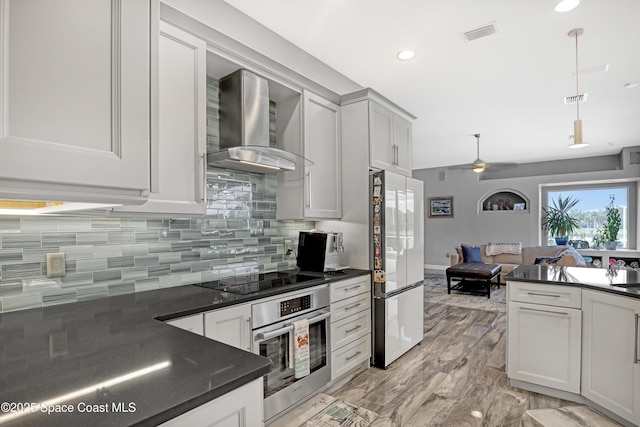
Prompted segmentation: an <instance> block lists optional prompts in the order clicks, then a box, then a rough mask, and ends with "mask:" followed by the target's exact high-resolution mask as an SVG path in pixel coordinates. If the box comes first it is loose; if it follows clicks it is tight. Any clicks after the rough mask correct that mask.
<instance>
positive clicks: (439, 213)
mask: <svg viewBox="0 0 640 427" xmlns="http://www.w3.org/2000/svg"><path fill="white" fill-rule="evenodd" d="M427 203H428V204H429V205H428V210H427V212H429V218H453V196H448V197H429V199H428V201H427Z"/></svg>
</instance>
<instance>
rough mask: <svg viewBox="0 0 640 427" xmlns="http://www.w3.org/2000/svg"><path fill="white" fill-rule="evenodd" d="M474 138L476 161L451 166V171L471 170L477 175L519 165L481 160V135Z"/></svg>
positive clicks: (477, 134) (475, 135)
mask: <svg viewBox="0 0 640 427" xmlns="http://www.w3.org/2000/svg"><path fill="white" fill-rule="evenodd" d="M473 136H474V137H475V138H476V160H475V161H474V162H473V163H470V164H465V165H455V166H450V167H449V169H471V170H472V171H474V172H475V173H481V172H484V171H485V170H491V171H497V170H503V169H509V168H514V167H516V166H517V165H518V164H517V163H486V162H485V161H484V160H482V159H481V158H480V134H479V133H476V134H474V135H473Z"/></svg>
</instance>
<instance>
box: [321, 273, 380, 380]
mask: <svg viewBox="0 0 640 427" xmlns="http://www.w3.org/2000/svg"><path fill="white" fill-rule="evenodd" d="M329 286H330V293H331V334H330V336H331V346H330V348H331V380H332V381H333V380H336V379H338V378H340V377H341V376H343V375H344V374H346V373H348V372H350V371H352V370H353V369H355V368H357V367H358V366H360V365H361V364H363V363H364V362H365V361H368V360H369V358H370V357H371V276H370V275H368V274H367V275H364V276H357V277H353V278H351V279H346V280H340V281H337V282H332V283H331V284H330V285H329Z"/></svg>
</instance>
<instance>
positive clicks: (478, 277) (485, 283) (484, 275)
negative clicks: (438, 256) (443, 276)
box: [447, 262, 502, 298]
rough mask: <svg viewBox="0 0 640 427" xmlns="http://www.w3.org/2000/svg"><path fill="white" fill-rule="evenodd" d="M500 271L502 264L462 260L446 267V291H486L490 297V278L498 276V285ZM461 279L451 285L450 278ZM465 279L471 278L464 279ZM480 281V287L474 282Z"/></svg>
mask: <svg viewBox="0 0 640 427" xmlns="http://www.w3.org/2000/svg"><path fill="white" fill-rule="evenodd" d="M500 271H502V266H501V265H499V264H484V263H480V262H463V263H460V264H456V265H452V266H451V267H449V268H447V293H448V294H450V293H451V289H453V290H471V291H478V290H480V291H486V292H487V298H491V285H492V283H491V280H493V278H494V277H496V276H498V286H500ZM453 278H456V279H461V280H460V282H459V283H458V284H456V285H455V286H451V279H453ZM465 279H471V281H466V280H465ZM478 283H480V284H481V286H480V289H478V287H477V286H475V287H474V286H473V285H474V284H476V285H477V284H478Z"/></svg>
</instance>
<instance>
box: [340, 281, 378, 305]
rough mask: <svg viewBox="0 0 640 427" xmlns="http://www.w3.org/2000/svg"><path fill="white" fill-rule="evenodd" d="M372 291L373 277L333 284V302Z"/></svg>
mask: <svg viewBox="0 0 640 427" xmlns="http://www.w3.org/2000/svg"><path fill="white" fill-rule="evenodd" d="M370 291H371V276H369V275H366V276H360V277H354V278H352V279H347V280H341V281H339V282H333V283H331V302H332V303H333V302H336V301H340V300H341V299H345V298H350V297H352V296H355V295H359V294H362V293H364V292H370Z"/></svg>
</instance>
